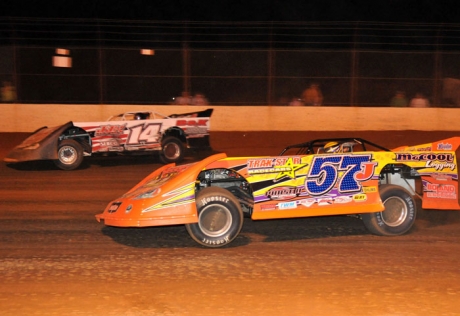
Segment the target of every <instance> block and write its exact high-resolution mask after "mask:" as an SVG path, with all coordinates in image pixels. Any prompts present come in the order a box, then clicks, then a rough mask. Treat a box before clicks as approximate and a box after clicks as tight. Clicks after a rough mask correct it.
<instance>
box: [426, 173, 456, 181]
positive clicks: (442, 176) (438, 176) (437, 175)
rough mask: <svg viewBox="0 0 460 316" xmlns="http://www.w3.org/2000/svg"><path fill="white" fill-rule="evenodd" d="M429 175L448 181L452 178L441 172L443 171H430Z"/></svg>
mask: <svg viewBox="0 0 460 316" xmlns="http://www.w3.org/2000/svg"><path fill="white" fill-rule="evenodd" d="M431 177H432V178H434V179H436V180H438V181H448V180H452V176H451V175H448V174H443V173H432V174H431Z"/></svg>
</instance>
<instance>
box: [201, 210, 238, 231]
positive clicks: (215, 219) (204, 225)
mask: <svg viewBox="0 0 460 316" xmlns="http://www.w3.org/2000/svg"><path fill="white" fill-rule="evenodd" d="M198 225H199V226H200V229H201V231H202V232H203V233H204V234H206V235H207V236H209V237H220V236H222V235H224V234H226V233H227V232H228V230H229V229H230V227H231V226H232V214H231V212H230V210H229V209H228V208H227V207H225V206H223V205H216V204H214V205H208V206H206V207H205V208H203V209H202V210H201V212H200V216H199V219H198Z"/></svg>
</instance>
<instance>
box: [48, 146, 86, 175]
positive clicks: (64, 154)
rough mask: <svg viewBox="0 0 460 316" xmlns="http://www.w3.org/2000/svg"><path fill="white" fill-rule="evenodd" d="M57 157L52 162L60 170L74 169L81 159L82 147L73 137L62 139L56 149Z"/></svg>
mask: <svg viewBox="0 0 460 316" xmlns="http://www.w3.org/2000/svg"><path fill="white" fill-rule="evenodd" d="M57 155H58V159H57V160H54V164H55V165H56V166H57V167H58V168H60V169H62V170H74V169H76V168H78V167H79V166H80V164H81V163H82V161H83V147H82V146H81V145H80V144H79V143H78V142H77V141H76V140H73V139H65V140H63V141H62V142H61V143H60V144H59V146H58V151H57Z"/></svg>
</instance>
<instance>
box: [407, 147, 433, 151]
mask: <svg viewBox="0 0 460 316" xmlns="http://www.w3.org/2000/svg"><path fill="white" fill-rule="evenodd" d="M405 151H431V146H428V147H418V148H417V147H407V148H406V149H405Z"/></svg>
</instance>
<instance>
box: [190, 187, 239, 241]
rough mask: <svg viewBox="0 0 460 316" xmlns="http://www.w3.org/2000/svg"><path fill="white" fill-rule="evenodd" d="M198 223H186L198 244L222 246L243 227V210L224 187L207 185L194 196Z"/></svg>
mask: <svg viewBox="0 0 460 316" xmlns="http://www.w3.org/2000/svg"><path fill="white" fill-rule="evenodd" d="M196 206H197V211H198V223H194V224H187V225H186V228H187V231H188V233H189V234H190V236H191V237H192V238H193V239H194V240H195V241H196V242H197V243H199V244H200V245H203V246H206V247H214V248H216V247H222V246H225V245H228V244H229V243H231V242H232V241H233V240H234V239H235V238H236V236H238V234H239V233H240V231H241V228H242V227H243V211H242V210H241V207H240V204H239V202H238V200H237V199H236V198H235V197H234V196H233V195H232V194H231V193H230V192H229V191H228V190H226V189H223V188H220V187H209V188H205V189H203V190H201V191H200V192H199V193H198V196H197V197H196Z"/></svg>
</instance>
